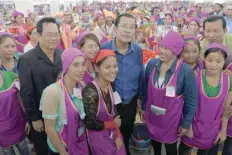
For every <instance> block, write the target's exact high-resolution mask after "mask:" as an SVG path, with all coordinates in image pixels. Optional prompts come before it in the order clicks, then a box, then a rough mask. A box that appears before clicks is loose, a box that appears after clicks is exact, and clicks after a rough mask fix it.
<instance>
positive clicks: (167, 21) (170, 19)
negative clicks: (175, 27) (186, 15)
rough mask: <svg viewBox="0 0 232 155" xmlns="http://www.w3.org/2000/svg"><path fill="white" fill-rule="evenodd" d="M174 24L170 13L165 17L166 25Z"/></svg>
mask: <svg viewBox="0 0 232 155" xmlns="http://www.w3.org/2000/svg"><path fill="white" fill-rule="evenodd" d="M171 24H172V17H170V16H169V15H167V16H165V18H164V25H171Z"/></svg>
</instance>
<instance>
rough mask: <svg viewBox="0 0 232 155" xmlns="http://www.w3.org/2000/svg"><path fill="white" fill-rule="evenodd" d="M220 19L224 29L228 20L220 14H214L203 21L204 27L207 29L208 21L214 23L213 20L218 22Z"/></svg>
mask: <svg viewBox="0 0 232 155" xmlns="http://www.w3.org/2000/svg"><path fill="white" fill-rule="evenodd" d="M218 20H221V21H222V26H223V29H225V28H226V20H225V18H224V17H223V16H218V15H212V16H209V17H208V18H207V19H206V20H205V21H204V22H203V28H204V29H205V24H206V23H207V22H208V23H212V22H216V21H218Z"/></svg>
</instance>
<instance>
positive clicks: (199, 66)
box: [198, 60, 205, 70]
mask: <svg viewBox="0 0 232 155" xmlns="http://www.w3.org/2000/svg"><path fill="white" fill-rule="evenodd" d="M198 69H199V70H202V69H205V64H204V61H203V60H198Z"/></svg>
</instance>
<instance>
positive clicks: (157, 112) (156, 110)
mask: <svg viewBox="0 0 232 155" xmlns="http://www.w3.org/2000/svg"><path fill="white" fill-rule="evenodd" d="M150 110H151V112H152V113H153V114H155V115H165V114H166V112H167V109H164V108H160V107H157V106H155V105H151V109H150Z"/></svg>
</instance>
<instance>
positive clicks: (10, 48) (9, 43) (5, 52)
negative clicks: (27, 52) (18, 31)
mask: <svg viewBox="0 0 232 155" xmlns="http://www.w3.org/2000/svg"><path fill="white" fill-rule="evenodd" d="M0 49H1V50H0V51H1V54H0V55H1V56H2V57H5V58H7V59H11V58H13V57H14V55H15V53H16V50H17V49H16V43H15V40H14V39H12V38H6V39H4V40H3V42H2V44H0Z"/></svg>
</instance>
